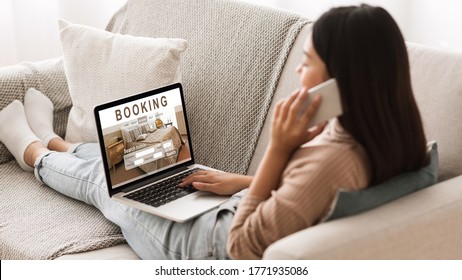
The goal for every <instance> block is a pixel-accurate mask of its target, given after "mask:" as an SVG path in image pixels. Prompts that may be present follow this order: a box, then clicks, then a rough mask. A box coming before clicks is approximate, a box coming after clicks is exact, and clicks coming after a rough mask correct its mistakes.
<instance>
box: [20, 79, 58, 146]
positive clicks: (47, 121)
mask: <svg viewBox="0 0 462 280" xmlns="http://www.w3.org/2000/svg"><path fill="white" fill-rule="evenodd" d="M24 109H25V111H26V117H27V122H28V123H29V126H30V128H31V129H32V131H33V132H34V133H35V135H37V137H38V138H40V140H42V142H43V144H44V145H45V147H48V145H49V143H50V141H51V140H52V139H54V138H60V139H61V137H59V136H58V135H56V133H55V132H54V130H53V103H52V102H51V100H50V99H48V97H46V96H45V95H44V94H42V93H41V92H40V91H38V90H36V89H34V88H30V89H28V90H27V92H26V95H25V96H24Z"/></svg>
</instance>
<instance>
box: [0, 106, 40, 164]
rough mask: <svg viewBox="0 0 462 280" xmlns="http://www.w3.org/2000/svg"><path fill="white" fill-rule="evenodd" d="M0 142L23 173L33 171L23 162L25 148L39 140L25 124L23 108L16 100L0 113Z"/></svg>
mask: <svg viewBox="0 0 462 280" xmlns="http://www.w3.org/2000/svg"><path fill="white" fill-rule="evenodd" d="M0 141H1V142H2V143H3V144H4V145H5V146H6V147H7V148H8V150H9V151H10V152H11V154H13V156H14V158H15V159H16V161H17V162H18V164H19V166H21V168H22V169H24V170H25V171H29V172H31V171H33V170H34V169H33V168H32V164H30V163H29V164H27V163H26V161H25V160H24V152H25V151H26V149H27V147H28V146H29V145H31V144H32V143H34V142H40V143H41V141H40V139H39V138H38V137H37V136H36V135H35V134H34V132H32V130H31V129H30V127H29V123H28V122H27V118H26V114H25V112H24V106H23V105H22V103H21V102H20V101H18V100H15V101H13V102H11V103H10V104H9V105H8V106H6V107H5V108H3V110H1V111H0Z"/></svg>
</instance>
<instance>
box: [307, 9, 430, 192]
mask: <svg viewBox="0 0 462 280" xmlns="http://www.w3.org/2000/svg"><path fill="white" fill-rule="evenodd" d="M312 40H313V46H314V48H315V49H316V51H317V53H318V54H319V56H320V57H321V59H322V60H323V61H324V63H325V64H326V67H327V71H328V73H329V75H330V76H331V77H334V78H336V79H337V82H338V86H339V89H340V92H341V99H342V106H343V110H344V114H343V115H342V116H341V117H339V121H340V123H341V124H342V126H343V127H344V129H346V130H347V131H348V132H349V133H350V134H351V135H352V136H353V137H354V138H355V139H356V140H357V141H358V142H359V143H360V144H361V145H363V147H364V148H365V150H366V152H367V154H368V156H369V160H370V164H371V171H372V178H371V184H377V183H380V182H382V181H384V180H386V179H388V178H391V177H393V176H395V175H397V174H399V173H402V172H407V171H413V170H417V169H419V168H420V167H422V166H424V165H425V164H426V163H427V161H428V159H427V157H426V139H425V133H424V130H423V126H422V121H421V117H420V113H419V109H418V108H417V104H416V102H415V99H414V95H413V93H412V86H411V76H410V71H409V59H408V55H407V50H406V45H405V43H404V38H403V36H402V34H401V32H400V30H399V28H398V25H397V24H396V22H395V21H394V20H393V18H392V17H391V16H390V14H388V12H387V11H385V10H384V9H382V8H380V7H371V6H368V5H361V6H352V7H339V8H333V9H331V10H329V11H328V12H326V13H325V14H323V15H322V16H321V17H320V18H319V19H318V20H317V21H316V23H315V24H314V26H313V31H312Z"/></svg>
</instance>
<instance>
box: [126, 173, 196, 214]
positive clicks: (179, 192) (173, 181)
mask: <svg viewBox="0 0 462 280" xmlns="http://www.w3.org/2000/svg"><path fill="white" fill-rule="evenodd" d="M199 170H202V169H199V168H193V169H189V170H188V171H186V172H183V173H180V174H178V175H176V176H173V177H170V178H168V179H166V180H163V181H161V182H158V183H154V184H152V185H149V186H147V187H145V188H143V189H140V190H137V191H134V192H132V193H129V194H128V195H125V196H124V197H126V198H129V199H132V200H135V201H138V202H141V203H144V204H147V205H151V206H153V207H159V206H161V205H164V204H165V203H167V202H170V201H173V200H176V199H178V198H181V197H183V196H186V195H188V194H191V193H193V192H195V191H197V190H196V189H195V188H194V187H193V186H191V185H190V186H187V187H185V188H180V187H178V184H179V183H180V182H181V181H182V180H183V179H184V178H185V177H187V176H188V175H190V174H192V173H194V172H197V171H199Z"/></svg>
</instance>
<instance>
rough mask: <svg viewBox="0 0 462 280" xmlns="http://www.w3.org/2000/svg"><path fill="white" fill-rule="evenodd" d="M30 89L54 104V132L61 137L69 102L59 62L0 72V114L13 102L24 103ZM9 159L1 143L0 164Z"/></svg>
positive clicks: (47, 61)
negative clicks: (38, 92) (33, 89)
mask: <svg viewBox="0 0 462 280" xmlns="http://www.w3.org/2000/svg"><path fill="white" fill-rule="evenodd" d="M31 87H33V88H35V89H37V90H39V91H41V92H42V93H43V94H45V95H46V96H48V97H49V98H50V99H51V101H52V102H53V104H54V120H55V121H54V129H55V132H56V133H57V134H58V135H60V136H64V133H65V131H66V126H67V117H68V115H69V110H70V108H71V106H72V102H71V98H70V95H69V89H68V87H67V80H66V75H65V73H64V67H63V61H62V58H55V59H50V60H44V61H40V62H34V63H31V62H23V63H20V64H17V65H13V66H7V67H2V68H0V96H1V98H0V110H1V109H3V108H4V107H5V106H7V105H8V104H10V103H11V102H12V101H13V100H15V99H17V100H20V101H21V102H22V101H24V94H25V93H26V91H27V90H28V89H29V88H31ZM12 158H13V157H12V155H11V154H10V153H9V152H8V150H7V149H6V147H5V146H4V145H3V144H2V143H0V164H1V163H4V162H7V161H9V160H11V159H12Z"/></svg>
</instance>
